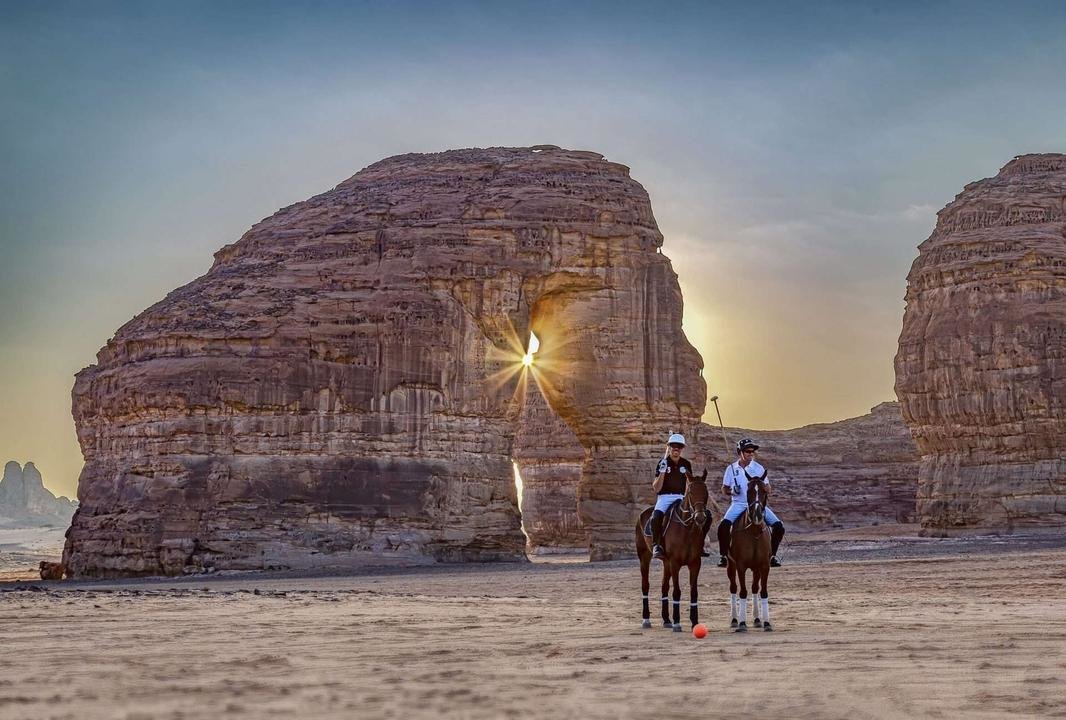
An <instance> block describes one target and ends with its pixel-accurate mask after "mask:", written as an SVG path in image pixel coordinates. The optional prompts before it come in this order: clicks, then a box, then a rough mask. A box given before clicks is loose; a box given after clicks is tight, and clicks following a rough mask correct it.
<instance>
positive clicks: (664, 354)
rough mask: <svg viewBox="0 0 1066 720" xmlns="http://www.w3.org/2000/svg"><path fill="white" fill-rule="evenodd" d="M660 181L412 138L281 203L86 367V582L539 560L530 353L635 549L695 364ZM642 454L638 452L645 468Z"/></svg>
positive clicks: (592, 501) (604, 165)
mask: <svg viewBox="0 0 1066 720" xmlns="http://www.w3.org/2000/svg"><path fill="white" fill-rule="evenodd" d="M661 243H662V236H661V234H660V233H659V231H658V228H657V227H656V224H655V220H654V218H653V216H652V212H651V206H650V202H649V199H648V196H647V193H646V192H645V191H644V189H643V188H642V187H641V186H640V185H639V184H638V183H636V182H635V181H633V180H632V179H631V178H630V177H629V171H628V168H626V167H624V166H622V165H618V164H615V163H610V162H607V161H605V160H604V159H603V158H602V157H601V156H600V155H597V154H595V153H590V152H577V151H568V150H561V149H559V148H555V147H550V146H544V147H540V148H492V149H487V150H460V151H451V152H445V153H439V154H434V155H403V156H398V157H394V158H389V159H387V160H384V161H381V162H379V163H376V164H374V165H372V166H370V167H368V168H366V169H365V170H363V171H362V172H360V173H358V174H357V175H355V176H354V177H352V178H351V179H349V180H347V181H345V182H344V183H341V184H340V185H339V186H337V187H336V188H334V189H333V190H331V191H329V192H326V193H323V194H322V195H319V196H316V197H314V198H311V199H310V200H307V201H305V202H302V203H298V204H296V205H292V206H290V207H287V208H284V209H282V210H281V211H279V212H278V213H276V214H275V215H274V216H272V217H270V218H268V219H266V220H264V221H262V222H260V223H258V224H256V225H255V226H253V227H252V229H251V230H249V231H248V232H247V233H245V235H244V236H243V237H242V238H241V239H240V240H239V241H238V242H236V243H234V244H232V245H229V246H227V247H225V248H223V249H222V250H220V251H219V252H218V253H217V254H216V256H215V263H214V265H213V267H212V268H211V270H210V271H209V272H208V273H207V274H206V275H204V276H203V277H201V278H199V279H197V280H195V281H194V282H192V283H190V284H188V285H186V286H184V287H182V288H179V289H178V290H175V291H174V292H172V293H170V294H169V295H168V296H167V297H166V298H165V299H164V300H163V301H161V302H160V303H158V304H156V305H154V306H153V307H151V308H149V309H148V310H146V311H145V312H144V313H142V314H141V315H139V316H137V317H136V318H134V319H133V320H132V321H130V322H129V323H127V324H126V325H125V326H123V327H122V328H120V329H119V331H118V332H117V333H116V335H115V337H114V338H113V339H112V340H111V341H109V342H108V343H107V345H106V346H105V347H104V348H103V349H102V350H101V351H100V352H99V354H98V356H97V364H96V365H94V366H92V367H89V368H86V369H85V370H83V371H82V372H80V373H79V374H78V377H77V381H76V383H75V386H74V392H73V400H74V418H75V423H76V426H77V431H78V437H79V441H80V443H81V446H82V451H83V453H84V455H85V458H86V463H85V467H84V469H83V471H82V475H81V478H80V483H79V499H80V501H81V509H80V512H79V513H78V514H77V516H76V517H75V519H74V522H73V525H72V528H71V531H70V533H69V536H68V542H67V547H66V550H65V553H64V555H65V561H66V563H67V567H68V573H69V574H71V575H73V576H79V575H80V576H85V575H123V574H154V573H168V574H174V573H180V572H188V571H194V570H200V569H205V568H209V567H216V568H261V567H271V566H282V567H308V566H312V565H315V564H320V563H325V564H358V563H362V562H366V561H367V560H371V561H372V562H375V563H380V562H382V561H385V560H387V559H388V558H395V559H396V560H397V561H403V562H418V561H426V560H432V559H441V560H494V559H514V558H520V557H522V550H523V544H524V537H523V536H522V534H521V532H520V526H519V516H518V512H517V506H516V497H515V490H514V484H513V475H512V465H511V458H512V443H513V439H514V434H515V425H516V423H517V421H518V419H519V415H520V411H521V400H522V397H523V393H522V392H521V389H520V388H519V386H518V384H519V379H520V378H521V377H522V374H521V373H520V372H518V370H517V366H518V360H519V359H520V356H521V353H522V351H523V349H524V347H525V344H526V341H527V339H528V337H529V332H530V330H534V331H535V332H536V333H537V335H538V337H539V338H540V340H541V348H540V352H539V353H538V355H537V360H538V366H537V368H538V369H537V370H536V380H537V382H538V384H539V387H540V389H541V391H542V392H543V394H544V397H545V398H546V400H547V402H548V403H550V405H551V407H552V409H553V410H554V412H555V413H556V414H557V415H558V416H559V417H560V418H561V419H562V420H563V422H564V423H565V424H566V425H567V426H568V427H569V428H570V430H571V431H572V432H573V433H574V436H575V437H577V438H578V439H579V441H580V443H581V445H582V447H583V448H584V454H583V459H582V460H581V479H580V482H579V485H578V489H577V496H578V510H579V515H580V519H581V521H582V523H583V526H584V528H585V530H586V531H587V532H588V533H589V545H590V549H591V552H592V556H593V557H594V558H606V557H612V556H614V555H615V554H618V553H623V552H627V551H628V545H629V544H631V526H630V521H631V518H632V517H633V508H634V498H635V497H636V496H638V495H642V494H643V493H644V492H645V487H644V486H645V485H647V482H646V475H647V467H646V466H647V458H648V457H649V456H650V457H654V456H655V454H656V452H658V451H659V449H660V447H661V441H662V434H663V432H664V429H675V428H676V429H680V430H685V429H687V428H688V427H691V426H693V425H694V424H695V423H696V421H697V418H698V417H699V416H700V414H701V413H702V411H703V407H704V403H705V389H704V383H703V380H702V378H701V377H700V369H701V367H702V361H701V359H700V357H699V355H698V354H697V353H696V351H695V350H694V349H693V348H692V347H691V345H689V343H688V342H687V340H686V339H685V337H684V334H683V333H682V331H681V311H682V303H681V293H680V289H679V287H678V284H677V279H676V275H675V274H674V272H673V270H672V269H671V267H670V262H669V260H668V259H667V258H666V257H665V256H663V255H662V254H660V253H659V252H658V249H659V247H660V245H661ZM638 468H639V471H638Z"/></svg>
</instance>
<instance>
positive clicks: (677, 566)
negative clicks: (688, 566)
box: [670, 562, 681, 632]
mask: <svg viewBox="0 0 1066 720" xmlns="http://www.w3.org/2000/svg"><path fill="white" fill-rule="evenodd" d="M670 575H671V577H672V578H673V583H674V592H673V595H674V632H681V563H679V562H672V563H670Z"/></svg>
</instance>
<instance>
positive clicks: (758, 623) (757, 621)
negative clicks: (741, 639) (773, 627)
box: [752, 618, 762, 627]
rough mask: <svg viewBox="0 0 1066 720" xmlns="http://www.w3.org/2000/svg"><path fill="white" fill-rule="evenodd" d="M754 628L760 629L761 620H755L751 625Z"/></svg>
mask: <svg viewBox="0 0 1066 720" xmlns="http://www.w3.org/2000/svg"><path fill="white" fill-rule="evenodd" d="M752 625H754V626H755V627H762V620H760V619H759V618H755V622H753V623H752Z"/></svg>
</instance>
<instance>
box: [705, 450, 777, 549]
mask: <svg viewBox="0 0 1066 720" xmlns="http://www.w3.org/2000/svg"><path fill="white" fill-rule="evenodd" d="M758 449H759V446H758V445H757V444H756V443H755V441H754V440H752V439H751V438H744V439H743V440H741V441H740V442H738V443H737V461H736V462H735V463H733V464H732V465H730V466H729V467H727V468H726V469H725V474H724V475H723V476H722V494H723V495H725V496H726V497H728V498H729V499H730V505H729V509H728V510H726V512H725V517H723V518H722V522H720V523H719V524H718V552H719V553H720V554H721V557H720V558H719V559H718V567H725V566H726V563H727V560H726V556H728V555H729V539H730V531H731V530H732V527H733V521H735V520H736V519H737V518H738V517H740V516H741V515H743V514H744V511H746V510H747V509H748V475H751V476H752V477H760V476H762V475H765V474H766V468H764V467H763V466H762V465H760V464H759V463H757V462H756V461H755V453H756V452H757V451H758ZM745 473H747V474H745ZM763 482H764V483H765V484H766V492H767V495H769V492H770V480H769V479H766V480H764V481H763ZM765 517H766V523H767V524H768V525H769V526H770V567H781V563H780V562H779V561H778V559H777V548H778V547H780V545H781V538H783V537H784V536H785V525H784V523H782V522H781V521H780V520H779V519H778V517H777V515H775V514H774V511H773V510H771V509H770V508H769V506H767V508H766V514H765Z"/></svg>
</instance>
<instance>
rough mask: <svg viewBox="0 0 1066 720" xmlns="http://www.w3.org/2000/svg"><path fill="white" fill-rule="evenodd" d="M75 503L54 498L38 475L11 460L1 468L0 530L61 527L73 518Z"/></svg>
mask: <svg viewBox="0 0 1066 720" xmlns="http://www.w3.org/2000/svg"><path fill="white" fill-rule="evenodd" d="M74 509H75V503H72V502H71V501H70V500H68V499H67V498H65V497H62V496H60V497H56V496H55V495H53V494H52V493H51V492H50V491H49V490H48V488H46V487H45V486H44V480H43V478H42V477H41V473H40V471H39V470H38V469H37V467H36V466H35V465H34V464H33V463H31V462H28V463H26V466H25V467H22V466H20V465H19V464H18V463H17V462H15V461H14V460H12V461H10V462H8V463H7V464H6V465H4V476H3V478H0V527H20V526H37V525H57V526H62V527H65V526H67V525H69V524H70V519H71V516H73V515H74Z"/></svg>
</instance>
